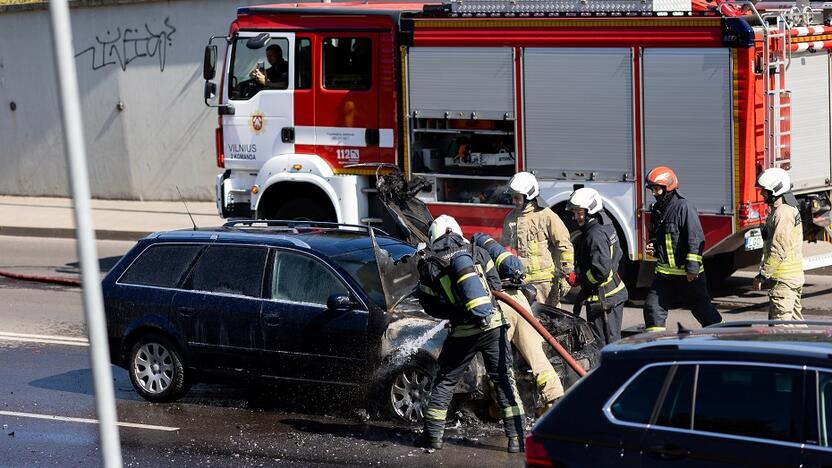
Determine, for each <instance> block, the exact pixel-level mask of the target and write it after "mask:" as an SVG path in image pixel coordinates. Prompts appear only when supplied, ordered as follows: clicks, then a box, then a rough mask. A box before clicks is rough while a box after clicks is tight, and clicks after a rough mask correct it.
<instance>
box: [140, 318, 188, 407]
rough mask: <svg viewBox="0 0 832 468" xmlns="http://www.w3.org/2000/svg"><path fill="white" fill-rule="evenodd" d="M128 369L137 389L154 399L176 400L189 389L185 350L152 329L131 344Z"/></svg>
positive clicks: (152, 400) (153, 400)
mask: <svg viewBox="0 0 832 468" xmlns="http://www.w3.org/2000/svg"><path fill="white" fill-rule="evenodd" d="M127 359H128V360H127V366H128V367H127V372H128V373H129V374H130V382H131V383H132V384H133V388H135V389H136V392H137V393H138V394H139V395H140V396H141V397H142V398H144V399H145V400H147V401H150V402H153V403H161V402H170V401H176V400H178V399H179V398H180V397H182V395H184V394H185V393H186V392H187V391H188V386H189V385H188V379H187V375H186V371H185V366H184V364H183V360H182V354H181V352H180V351H179V349H178V348H177V347H176V345H174V344H173V342H172V341H171V340H169V339H167V338H165V337H164V336H161V335H158V334H155V333H152V334H147V335H142V336H141V337H139V338H138V339H137V340H136V341H135V342H134V343H133V346H131V347H130V353H129V355H128V358H127Z"/></svg>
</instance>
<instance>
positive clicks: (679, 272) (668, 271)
mask: <svg viewBox="0 0 832 468" xmlns="http://www.w3.org/2000/svg"><path fill="white" fill-rule="evenodd" d="M703 271H705V267H704V266H702V265H700V266H699V273H702V272H703ZM656 273H662V274H664V275H676V276H684V275H687V274H688V272H687V270H685V269H684V268H678V267H674V266H670V265H668V264H666V263H659V264H658V265H656Z"/></svg>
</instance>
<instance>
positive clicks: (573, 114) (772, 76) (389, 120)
mask: <svg viewBox="0 0 832 468" xmlns="http://www.w3.org/2000/svg"><path fill="white" fill-rule="evenodd" d="M827 13H829V11H824V10H823V9H822V5H819V2H804V3H803V4H798V5H796V4H795V3H793V2H788V3H785V4H784V5H779V4H777V3H776V2H761V3H757V4H756V6H755V5H754V4H752V3H751V2H727V1H726V2H722V1H717V0H695V1H693V2H691V1H690V0H687V1H685V0H613V1H607V0H446V1H445V2H444V3H424V4H423V3H301V4H294V3H293V4H274V5H263V6H251V7H243V8H239V9H238V11H237V18H236V19H234V20H233V21H232V23H231V27H230V29H229V32H228V34H227V35H221V36H215V37H212V38H211V42H209V45H208V47H207V48H206V55H205V70H204V72H205V73H204V76H205V79H206V89H205V99H206V104H208V105H211V106H213V107H216V108H217V109H218V113H219V126H218V128H217V130H216V148H217V154H216V158H217V165H218V166H219V167H220V168H222V169H223V171H222V172H221V173H220V174H219V175H218V176H217V180H216V189H217V206H218V209H219V211H220V213H221V214H222V216H223V217H236V216H246V217H248V216H253V217H257V218H268V219H288V218H292V219H294V218H303V217H305V218H310V219H317V220H329V221H336V222H340V223H354V224H359V223H361V224H364V223H368V222H369V223H380V222H381V221H382V220H383V216H382V215H381V213H382V212H383V210H381V209H380V207H379V205H378V203H377V200H376V198H377V196H376V189H375V184H374V181H375V179H376V177H377V175H378V170H379V168H382V169H383V170H389V169H388V168H389V167H390V166H396V167H398V168H400V169H401V170H402V171H403V172H404V174H405V176H406V177H407V178H412V177H416V176H418V177H421V178H424V179H426V180H427V181H428V182H430V184H428V185H426V186H425V188H424V189H423V190H422V191H421V192H419V193H418V198H419V199H421V200H422V201H423V202H425V203H426V204H427V206H428V208H429V210H430V212H431V213H433V214H434V215H437V214H440V213H447V214H450V215H453V216H455V217H456V218H457V219H458V220H459V221H460V223H461V224H462V225H463V226H464V229H465V230H466V231H468V232H473V231H475V230H482V231H488V232H491V233H492V234H499V231H500V229H501V226H502V221H503V218H504V217H505V215H506V213H507V212H508V211H509V209H510V205H509V199H508V198H507V197H506V195H505V186H506V184H507V182H508V180H509V178H510V177H511V176H512V175H513V174H514V173H515V172H517V171H521V170H525V171H532V172H534V173H535V174H536V175H537V177H538V178H539V180H540V184H541V196H542V197H543V198H544V199H545V200H546V201H547V202H548V203H549V204H550V205H551V206H552V207H553V208H554V209H555V210H556V211H561V212H562V210H563V206H564V203H565V201H566V199H567V197H568V195H569V194H570V193H571V192H572V191H573V190H574V189H576V188H579V187H594V188H596V189H597V190H598V191H599V192H600V193H601V194H602V196H603V197H604V205H605V208H606V210H607V212H608V214H609V215H610V217H611V218H612V219H613V220H614V222H615V223H616V225H617V227H618V229H619V230H620V233H621V237H622V238H623V239H625V241H626V242H625V243H624V244H625V245H624V247H625V248H626V250H627V253H628V257H629V259H630V260H631V261H639V260H642V259H644V257H643V250H644V244H645V236H646V229H645V226H646V222H647V220H646V218H647V217H648V214H649V206H650V203H651V202H652V197H650V196H648V195H646V193H645V190H644V183H643V179H644V174H645V173H646V172H647V171H649V169H650V168H651V167H653V166H657V165H666V166H670V167H672V168H674V169H675V170H676V172H677V174H678V175H679V179H680V192H681V193H682V194H683V195H684V196H685V197H687V198H689V199H690V200H692V201H693V202H694V203H695V205H696V206H697V208H698V209H699V211H700V213H701V221H702V225H703V227H704V229H705V233H706V258H707V259H709V261H710V264H711V266H710V267H709V268H711V270H710V271H711V272H712V273H713V274H714V275H720V274H723V275H724V274H730V273H731V272H733V271H734V269H736V268H737V267H739V266H742V265H745V264H750V263H752V262H754V261H757V259H758V258H759V252H760V250H759V249H760V248H761V247H762V239H761V237H760V231H759V229H758V227H759V225H760V222H761V220H762V219H763V218H764V217H765V205H764V204H763V203H762V200H761V198H760V197H759V194H758V192H757V190H756V189H755V180H756V176H757V174H758V173H759V172H760V171H761V170H762V169H764V168H768V167H774V166H777V167H783V168H785V169H788V170H789V172H790V174H791V177H792V180H793V182H794V191H795V193H796V194H797V195H798V198H799V199H800V201H801V203H802V212H803V215H804V226H805V233H806V235H807V237H808V238H810V239H816V238H820V237H821V236H824V235H825V232H826V231H825V229H826V227H827V226H828V224H829V220H828V217H827V216H826V214H827V213H828V212H829V209H830V199H829V196H830V194H829V191H830V186H832V166H831V164H832V154H831V153H830V145H832V140H831V139H830V138H832V134H831V133H832V132H830V60H829V52H828V50H829V48H830V46H831V45H832V27H829V26H826V24H827V23H828V22H829V21H828V17H829V16H830V15H828V14H827ZM213 41H217V42H220V43H224V45H225V55H224V59H223V60H222V66H221V67H220V66H219V65H218V64H217V62H218V60H217V55H218V54H217V52H218V48H217V46H216V45H214V44H213ZM217 68H221V70H222V71H221V74H219V76H216V77H215V75H217V74H216V72H215V70H216V69H217ZM215 79H216V81H217V83H215V82H214V80H215Z"/></svg>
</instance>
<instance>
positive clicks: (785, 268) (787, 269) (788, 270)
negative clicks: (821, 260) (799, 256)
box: [771, 260, 803, 279]
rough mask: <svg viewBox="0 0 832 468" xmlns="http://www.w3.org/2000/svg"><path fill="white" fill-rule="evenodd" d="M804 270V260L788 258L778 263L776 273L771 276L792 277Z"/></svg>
mask: <svg viewBox="0 0 832 468" xmlns="http://www.w3.org/2000/svg"><path fill="white" fill-rule="evenodd" d="M802 272H803V262H797V261H794V260H787V261H784V262H782V263H780V265H777V268H775V269H774V274H772V275H771V277H772V278H773V279H791V275H795V274H797V273H802Z"/></svg>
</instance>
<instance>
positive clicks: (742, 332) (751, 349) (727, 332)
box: [602, 326, 832, 359]
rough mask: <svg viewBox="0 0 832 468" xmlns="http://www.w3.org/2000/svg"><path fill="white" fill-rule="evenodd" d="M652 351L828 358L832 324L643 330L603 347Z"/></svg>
mask: <svg viewBox="0 0 832 468" xmlns="http://www.w3.org/2000/svg"><path fill="white" fill-rule="evenodd" d="M651 352H656V353H662V355H664V356H667V357H687V356H694V355H697V354H707V355H709V356H711V357H713V356H714V355H715V354H719V353H725V354H742V355H747V356H749V357H750V356H756V357H758V358H759V357H774V356H781V357H804V358H820V359H829V357H830V356H832V327H830V326H824V327H806V328H790V327H789V328H787V327H768V326H766V327H746V328H704V329H700V330H685V331H683V332H682V333H667V332H665V333H642V334H640V335H636V336H632V337H629V338H625V339H623V340H621V341H619V342H617V343H613V344H611V345H609V346H607V347H605V348H604V350H603V352H602V353H603V356H604V357H612V358H614V357H624V356H627V355H632V354H642V353H648V354H650V353H651Z"/></svg>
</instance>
